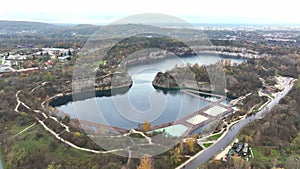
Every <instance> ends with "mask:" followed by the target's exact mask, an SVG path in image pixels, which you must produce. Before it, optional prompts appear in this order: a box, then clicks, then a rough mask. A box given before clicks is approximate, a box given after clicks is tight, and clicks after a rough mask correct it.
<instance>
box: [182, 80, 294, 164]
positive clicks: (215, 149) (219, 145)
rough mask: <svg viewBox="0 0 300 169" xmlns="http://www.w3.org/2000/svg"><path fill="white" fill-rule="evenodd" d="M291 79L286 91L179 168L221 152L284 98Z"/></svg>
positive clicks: (201, 161)
mask: <svg viewBox="0 0 300 169" xmlns="http://www.w3.org/2000/svg"><path fill="white" fill-rule="evenodd" d="M289 80H290V79H286V80H285V84H286V88H285V89H284V91H282V92H280V93H279V94H278V96H277V97H276V98H274V99H273V100H272V101H271V102H270V103H269V104H268V105H267V106H265V107H264V108H263V109H261V110H260V111H259V112H257V113H256V114H255V115H252V116H249V117H246V118H245V119H243V120H241V121H239V122H238V123H236V124H235V125H233V126H232V127H231V129H230V130H229V131H228V132H227V133H226V135H224V137H223V138H222V139H221V140H219V141H218V142H216V143H215V144H213V145H212V146H211V147H209V148H208V149H206V150H204V151H203V152H202V153H200V154H198V155H197V156H196V157H194V158H193V159H191V160H189V161H187V162H186V164H183V165H181V166H179V167H178V168H186V169H196V168H197V167H199V166H200V165H202V164H203V163H205V162H206V161H208V160H209V159H211V158H212V157H213V156H215V155H216V154H218V153H220V152H221V151H222V149H223V148H225V147H227V146H228V145H229V144H230V143H231V141H232V140H233V139H234V138H235V137H236V136H237V134H238V132H239V131H240V130H241V129H242V128H243V127H244V126H245V125H247V124H249V123H250V122H251V121H254V120H256V119H260V118H262V117H263V116H264V115H265V114H266V113H267V112H269V110H271V109H272V108H273V107H275V105H276V104H278V102H279V101H280V99H282V98H283V97H284V96H285V95H286V94H287V93H288V92H289V91H290V90H291V89H292V87H293V83H291V84H287V83H288V81H289Z"/></svg>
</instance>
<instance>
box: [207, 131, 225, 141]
mask: <svg viewBox="0 0 300 169" xmlns="http://www.w3.org/2000/svg"><path fill="white" fill-rule="evenodd" d="M222 134H223V132H222V133H219V134H215V135H212V136H210V137H208V138H207V140H208V141H213V140H218V139H219V138H220V137H221V136H222Z"/></svg>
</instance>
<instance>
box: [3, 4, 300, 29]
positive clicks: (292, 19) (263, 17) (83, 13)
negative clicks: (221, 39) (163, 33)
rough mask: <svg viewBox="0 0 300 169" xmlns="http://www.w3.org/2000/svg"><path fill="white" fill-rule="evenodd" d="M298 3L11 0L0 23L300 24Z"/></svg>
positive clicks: (4, 8)
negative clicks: (165, 20)
mask: <svg viewBox="0 0 300 169" xmlns="http://www.w3.org/2000/svg"><path fill="white" fill-rule="evenodd" d="M297 1H298V0H284V1H282V0H279V1H269V0H147V1H145V0H105V1H102V0H84V1H82V0H80V1H79V0H73V1H70V0H66V1H64V0H44V1H40V0H39V1H38V0H24V1H23V0H8V1H5V3H1V10H0V20H19V21H20V20H21V21H38V22H48V23H73V24H79V23H82V24H103V23H104V24H106V23H111V22H114V21H116V20H118V19H120V18H123V17H127V16H130V15H135V14H142V13H161V14H167V15H172V16H175V17H179V18H181V19H183V20H185V21H187V22H189V23H223V24H235V23H241V24H253V23H255V24H300V17H299V15H300V12H299V6H298V2H297Z"/></svg>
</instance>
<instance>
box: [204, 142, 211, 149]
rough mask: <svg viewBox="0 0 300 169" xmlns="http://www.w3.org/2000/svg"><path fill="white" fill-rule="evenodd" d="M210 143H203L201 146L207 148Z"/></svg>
mask: <svg viewBox="0 0 300 169" xmlns="http://www.w3.org/2000/svg"><path fill="white" fill-rule="evenodd" d="M212 144H213V143H204V144H203V146H204V147H206V148H207V147H209V146H211V145H212Z"/></svg>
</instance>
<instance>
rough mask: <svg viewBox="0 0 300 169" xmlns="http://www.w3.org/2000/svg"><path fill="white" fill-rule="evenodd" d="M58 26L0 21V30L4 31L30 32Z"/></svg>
mask: <svg viewBox="0 0 300 169" xmlns="http://www.w3.org/2000/svg"><path fill="white" fill-rule="evenodd" d="M56 27H59V26H58V25H53V24H49V23H41V22H27V21H5V20H0V30H6V31H9V32H11V31H30V30H40V29H49V28H56Z"/></svg>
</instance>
